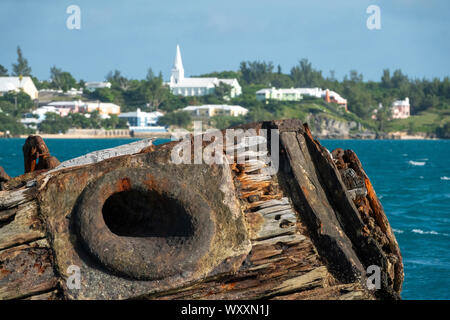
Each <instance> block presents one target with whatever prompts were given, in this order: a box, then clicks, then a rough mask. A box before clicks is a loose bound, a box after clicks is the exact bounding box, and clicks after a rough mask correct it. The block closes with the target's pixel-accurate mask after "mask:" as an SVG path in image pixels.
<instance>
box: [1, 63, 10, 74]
mask: <svg viewBox="0 0 450 320" xmlns="http://www.w3.org/2000/svg"><path fill="white" fill-rule="evenodd" d="M7 76H9V74H8V69H6V68H5V67H4V66H2V65H1V64H0V77H7Z"/></svg>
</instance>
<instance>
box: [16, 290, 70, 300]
mask: <svg viewBox="0 0 450 320" xmlns="http://www.w3.org/2000/svg"><path fill="white" fill-rule="evenodd" d="M58 299H61V298H60V297H59V291H58V290H52V291H50V292H46V293H41V294H37V295H33V296H31V297H28V298H25V299H24V300H58Z"/></svg>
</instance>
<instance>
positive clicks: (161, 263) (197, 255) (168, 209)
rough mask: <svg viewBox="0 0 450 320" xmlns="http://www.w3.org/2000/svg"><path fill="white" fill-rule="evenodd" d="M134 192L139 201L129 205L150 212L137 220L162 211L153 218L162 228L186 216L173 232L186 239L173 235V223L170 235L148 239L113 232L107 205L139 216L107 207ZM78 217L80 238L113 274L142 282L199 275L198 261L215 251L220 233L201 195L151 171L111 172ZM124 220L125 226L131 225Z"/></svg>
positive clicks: (91, 189)
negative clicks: (213, 248) (177, 232)
mask: <svg viewBox="0 0 450 320" xmlns="http://www.w3.org/2000/svg"><path fill="white" fill-rule="evenodd" d="M133 192H134V193H136V194H135V195H134V198H133V199H135V200H129V201H128V204H129V205H131V206H134V205H140V206H143V207H144V209H145V210H144V211H145V212H142V213H141V214H139V216H138V218H136V217H134V219H141V218H142V219H144V220H145V219H150V218H149V217H152V214H153V212H152V208H159V209H160V210H159V211H158V212H157V215H156V218H154V217H153V218H152V219H157V220H153V222H155V223H156V224H158V223H161V222H159V221H158V219H159V220H164V219H168V217H171V219H173V220H176V221H178V220H180V219H181V218H180V216H183V219H181V220H180V221H181V222H180V221H179V222H178V225H176V224H177V222H176V221H173V227H174V228H175V227H176V228H177V230H181V233H182V234H181V235H180V234H171V233H173V230H172V229H173V228H172V225H171V223H172V222H171V221H166V222H165V224H164V226H163V227H161V228H163V229H167V230H168V231H166V233H167V234H164V232H160V230H156V231H155V232H154V233H155V234H144V235H142V234H140V235H133V234H132V233H131V234H125V236H124V235H122V234H120V233H119V234H116V233H117V232H116V233H114V232H113V231H112V230H111V228H110V227H109V226H108V225H107V223H106V222H105V217H104V214H105V212H103V211H104V208H105V206H108V208H112V209H108V210H111V211H114V210H115V211H117V212H119V213H121V214H122V212H123V215H127V214H129V215H130V216H131V215H133V214H135V213H133V212H131V211H129V210H127V209H126V208H125V209H118V208H117V207H118V206H117V205H115V203H114V204H107V203H108V201H110V202H111V201H112V200H108V199H113V198H114V197H126V196H127V194H128V196H129V193H133ZM136 197H137V198H136ZM130 201H132V202H135V203H130ZM138 211H139V210H138ZM117 212H116V214H117ZM77 214H78V219H77V227H78V233H79V235H80V237H81V241H82V242H83V243H84V245H85V247H86V248H87V249H88V251H89V252H90V253H91V254H92V255H93V256H95V257H96V258H97V259H98V260H99V261H100V263H101V264H103V265H104V266H105V267H107V268H108V269H109V270H111V271H113V272H115V273H119V274H121V275H126V276H129V277H132V278H135V279H143V280H144V279H145V280H155V279H162V278H167V277H171V276H177V275H180V276H181V275H184V274H186V273H190V272H195V271H197V270H196V269H197V268H199V266H198V264H199V263H198V262H199V260H200V259H201V258H202V257H203V256H205V255H206V254H208V252H209V251H210V247H211V246H210V245H211V242H212V239H213V237H214V233H215V230H216V226H215V219H214V218H213V217H214V215H213V212H212V209H211V208H210V206H209V204H208V203H207V202H206V201H205V199H204V198H203V197H202V196H201V195H200V194H198V193H196V192H195V191H194V190H192V189H190V188H189V186H188V185H186V184H184V183H183V181H177V180H176V179H175V178H174V177H170V176H167V175H165V174H164V173H162V172H161V171H159V170H156V169H151V168H147V169H140V168H123V169H119V170H115V171H112V172H109V173H106V174H105V175H103V176H102V177H101V178H99V179H98V180H97V181H95V182H94V183H92V184H90V185H89V186H88V187H87V188H86V189H85V190H84V192H83V193H82V195H81V198H80V203H79V206H78V209H77ZM167 215H168V216H167ZM121 218H123V216H122V217H121ZM124 221H125V224H126V222H127V220H124ZM139 223H140V222H139ZM184 224H186V225H184ZM117 228H119V229H120V228H121V226H118V227H117ZM150 228H151V226H150ZM156 228H158V226H157V227H156ZM183 228H186V230H183ZM122 229H123V228H122ZM183 232H184V233H183Z"/></svg>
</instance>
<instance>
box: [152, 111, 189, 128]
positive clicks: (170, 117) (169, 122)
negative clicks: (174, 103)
mask: <svg viewBox="0 0 450 320" xmlns="http://www.w3.org/2000/svg"><path fill="white" fill-rule="evenodd" d="M158 124H160V125H163V126H177V127H183V128H185V127H187V126H188V125H190V124H191V115H190V113H189V112H186V111H175V112H168V113H166V114H165V115H164V116H162V117H161V118H159V120H158Z"/></svg>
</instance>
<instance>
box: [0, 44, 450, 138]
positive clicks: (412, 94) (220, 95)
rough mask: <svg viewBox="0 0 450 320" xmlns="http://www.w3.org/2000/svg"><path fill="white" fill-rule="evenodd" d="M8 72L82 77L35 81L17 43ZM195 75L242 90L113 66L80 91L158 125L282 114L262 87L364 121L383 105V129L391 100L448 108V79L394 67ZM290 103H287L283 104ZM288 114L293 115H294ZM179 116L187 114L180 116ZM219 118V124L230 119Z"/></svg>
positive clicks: (415, 110)
mask: <svg viewBox="0 0 450 320" xmlns="http://www.w3.org/2000/svg"><path fill="white" fill-rule="evenodd" d="M5 75H8V70H7V69H6V68H5V67H4V66H2V65H0V76H5ZM12 75H22V76H31V77H32V79H33V81H34V83H35V85H36V87H37V88H38V89H43V88H52V89H61V90H68V89H70V88H72V87H73V88H84V87H85V82H84V81H83V80H79V81H77V80H76V79H75V78H74V77H73V76H72V75H71V74H70V72H68V71H64V70H62V69H60V68H58V67H56V66H52V67H51V68H50V79H49V80H43V81H40V80H38V79H37V78H35V77H33V76H32V69H31V67H30V66H29V64H28V61H27V59H25V58H24V56H23V53H22V50H21V49H20V47H18V48H17V62H16V63H14V64H12ZM199 76H211V77H212V76H214V77H220V78H237V79H238V81H239V83H240V84H241V86H242V89H243V94H242V95H241V96H238V97H236V98H234V99H230V98H229V93H230V90H231V88H230V87H229V86H227V85H225V84H221V85H219V86H218V87H216V90H215V91H214V93H213V94H210V95H207V96H202V97H182V96H175V95H173V94H172V93H171V92H170V90H169V88H168V87H167V86H166V85H165V84H164V81H163V76H162V73H161V72H159V73H158V74H155V73H154V72H153V70H152V69H151V68H150V69H148V72H147V76H146V78H145V79H129V78H127V77H125V76H124V75H123V74H122V73H121V72H120V71H119V70H113V71H111V72H109V73H108V74H107V75H106V76H105V80H106V81H109V82H110V83H111V88H101V89H97V90H95V91H93V92H85V98H87V99H94V100H99V101H102V102H112V103H115V104H118V105H120V106H121V108H122V111H123V112H124V111H131V110H136V108H138V107H139V108H141V109H142V110H146V111H154V110H162V111H165V112H167V113H168V114H167V115H166V117H165V118H163V119H161V122H162V123H164V124H174V125H179V124H180V123H181V124H182V125H185V124H186V122H187V121H181V120H180V118H181V117H180V115H174V114H171V113H173V112H174V111H176V110H178V109H180V108H183V107H185V106H187V105H196V104H217V103H227V104H229V103H232V104H239V105H241V106H243V107H245V108H248V109H249V110H250V112H249V114H248V116H247V117H246V118H245V119H242V120H241V121H259V120H267V119H268V118H270V117H272V118H274V117H277V116H282V115H283V112H281V111H280V109H283V108H286V103H281V104H280V103H277V102H270V103H269V104H266V103H263V102H260V101H257V100H256V97H255V92H256V91H257V90H259V89H261V88H265V87H277V88H290V87H303V88H305V87H310V88H311V87H321V88H323V89H325V88H328V89H330V90H333V91H336V92H338V93H339V94H340V95H341V96H343V97H344V98H346V99H347V101H348V109H349V111H351V112H352V113H353V114H355V115H356V116H357V117H358V118H359V119H361V120H363V121H367V122H370V121H371V116H372V114H373V112H374V110H375V109H378V108H379V106H380V105H381V106H383V108H381V109H379V110H378V113H377V117H378V121H379V122H380V123H379V124H377V125H375V126H376V127H377V129H378V130H381V131H383V130H384V124H383V123H384V122H385V121H387V120H388V118H389V110H390V108H389V107H390V105H391V104H392V102H393V101H394V100H399V99H404V98H405V97H409V99H410V104H411V114H413V115H414V114H419V113H420V112H423V111H427V110H431V111H437V112H441V111H442V110H448V109H449V108H450V79H449V77H445V78H443V79H440V78H434V79H431V80H430V79H425V78H424V79H413V78H410V77H408V76H407V75H406V74H405V73H403V72H402V71H401V70H400V69H398V70H394V71H393V72H391V70H389V69H385V70H383V72H382V75H381V78H380V80H379V81H365V80H364V77H363V75H362V74H361V73H359V72H357V71H356V70H350V71H349V73H348V74H347V75H345V76H344V78H343V79H342V80H338V79H336V77H335V72H334V71H330V72H329V75H328V76H325V75H324V74H323V72H322V71H321V70H318V69H316V68H314V67H313V65H312V63H311V62H310V61H308V59H301V60H300V61H299V62H298V63H297V64H296V65H294V66H293V67H292V68H291V69H290V70H289V71H288V72H283V70H282V68H281V66H280V65H277V66H276V67H275V65H274V64H273V63H272V62H267V61H243V62H241V64H240V66H239V69H238V70H237V71H223V72H212V73H209V74H205V75H199ZM306 100H307V99H306ZM316 102H317V101H316ZM302 103H304V102H302ZM300 104H301V103H300ZM291 107H292V106H288V108H291ZM296 110H297V112H298V113H299V114H300V113H301V112H302V110H301V108H296ZM285 113H286V112H285ZM288 113H289V114H291V113H292V112H290V111H289V112H288ZM293 115H294V116H295V113H294V114H293ZM184 117H188V115H187V114H184ZM222 120H224V119H222ZM222 120H221V122H222V123H229V122H230V121H231V122H233V121H232V120H229V121H222ZM441 130H442V128H441ZM444 131H445V128H444Z"/></svg>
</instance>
